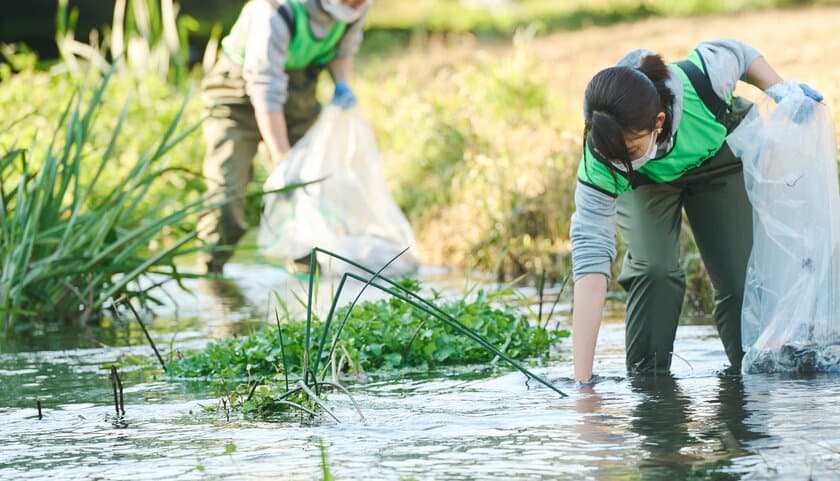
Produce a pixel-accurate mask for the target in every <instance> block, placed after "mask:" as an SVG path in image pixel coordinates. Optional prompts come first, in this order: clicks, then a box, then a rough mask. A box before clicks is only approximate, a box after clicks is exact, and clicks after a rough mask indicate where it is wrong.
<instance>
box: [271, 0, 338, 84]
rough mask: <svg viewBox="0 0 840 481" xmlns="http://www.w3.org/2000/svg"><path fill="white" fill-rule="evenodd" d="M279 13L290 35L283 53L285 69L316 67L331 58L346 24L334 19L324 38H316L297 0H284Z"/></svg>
mask: <svg viewBox="0 0 840 481" xmlns="http://www.w3.org/2000/svg"><path fill="white" fill-rule="evenodd" d="M279 13H280V15H281V16H282V17H283V20H285V21H286V25H287V26H288V27H289V33H290V35H291V38H292V40H291V42H290V43H289V51H288V54H287V56H286V65H285V66H286V70H299V69H303V68H307V67H312V66H319V67H320V66H324V65H326V64H328V63H329V62H330V61H331V60H332V59H333V58H335V55H336V53H337V48H338V44H339V43H340V42H341V39H342V38H344V33H345V32H346V31H347V27H348V25H347V24H346V23H340V22H336V23H335V24H333V26H332V28H331V29H330V31H329V32H327V35H325V36H324V38H322V39H316V38H315V36H314V35H313V34H312V31H311V30H310V29H309V14H308V13H307V11H306V8H305V7H304V6H303V5H301V4H300V3H299V2H297V1H295V0H288V1H287V2H286V3H284V4H283V5H281V6H280V9H279Z"/></svg>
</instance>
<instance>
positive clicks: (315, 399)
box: [298, 381, 341, 424]
mask: <svg viewBox="0 0 840 481" xmlns="http://www.w3.org/2000/svg"><path fill="white" fill-rule="evenodd" d="M298 386H299V387H300V388H301V390H303V392H305V393H306V394H307V395H308V396H309V397H310V398H311V399H312V401H313V402H314V403H315V404H317V405H318V406H319V407H320V408H321V409H323V410H324V411H325V412H326V413H327V414H329V415H330V417H332V418H333V419H335V422H337V423H338V424H341V420H340V419H338V417H337V416H336V415H335V414H333V412H332V411H330V408H328V407H327V405H326V404H324V403H323V401H321V399H320V398H319V397H318V395H317V394H315V393H314V392H312V390H311V389H309V387H307V386H306V383H304V382H303V381H298Z"/></svg>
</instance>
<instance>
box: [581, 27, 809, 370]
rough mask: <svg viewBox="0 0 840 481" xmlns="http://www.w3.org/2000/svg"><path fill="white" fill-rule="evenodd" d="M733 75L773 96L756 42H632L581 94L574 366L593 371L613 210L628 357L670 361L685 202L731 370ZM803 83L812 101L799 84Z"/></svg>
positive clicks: (736, 282) (633, 366)
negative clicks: (638, 46)
mask: <svg viewBox="0 0 840 481" xmlns="http://www.w3.org/2000/svg"><path fill="white" fill-rule="evenodd" d="M738 80H744V81H746V82H748V83H750V84H752V85H755V86H756V87H758V88H760V89H762V90H764V91H765V92H766V93H767V94H768V95H770V96H771V97H773V98H775V99H776V101H779V100H780V98H779V96H780V89H778V88H774V86H776V85H778V84H780V82H782V78H781V77H780V76H779V74H778V73H776V71H775V70H774V69H773V68H772V67H771V66H770V65H769V64H768V63H767V61H766V60H765V58H764V57H763V56H762V55H761V54H760V53H759V52H758V51H756V49H754V48H753V47H750V46H749V45H746V44H744V43H742V42H740V41H738V40H731V39H720V40H714V41H709V42H702V43H700V44H699V45H697V47H696V49H695V50H694V51H692V52H691V53H690V54H689V55H688V58H687V59H686V60H685V61H682V62H679V63H676V64H671V65H666V64H665V63H664V62H663V60H662V58H661V57H660V56H659V55H656V54H655V53H653V52H651V51H649V50H635V51H632V52H630V53H629V54H627V55H626V56H625V57H624V58H623V59H621V60H620V61H619V62H618V64H617V66H614V67H610V68H607V69H605V70H602V71H601V72H599V73H598V74H596V75H595V76H594V77H593V78H592V80H591V81H590V82H589V84H588V86H587V88H586V95H585V100H584V121H585V128H584V154H583V158H582V159H581V162H580V164H579V167H578V181H577V187H576V190H575V205H576V211H575V213H574V215H573V216H572V219H571V229H570V231H571V232H570V238H571V242H572V262H573V270H574V282H575V284H574V287H575V289H574V304H573V308H574V312H573V320H572V323H573V327H572V329H573V357H574V378H575V380H576V381H577V382H578V383H579V384H580V385H583V386H586V385H591V384H593V383H594V382H595V379H594V378H593V374H592V371H593V359H594V354H595V345H596V340H597V337H598V330H599V326H600V324H601V315H602V310H603V308H604V301H605V297H606V292H607V285H608V281H609V279H610V264H611V263H612V261H613V260H614V259H615V257H616V249H615V239H614V236H615V224H616V219H617V223H618V225H619V227H620V228H621V231H622V234H623V237H624V240H625V242H626V244H627V253H626V255H625V257H624V263H623V267H622V270H621V274H620V276H619V278H618V282H619V284H620V285H621V286H622V287H623V288H624V289H625V290H626V291H627V294H628V296H627V323H626V364H627V369H628V371H629V372H630V373H631V374H634V373H657V372H662V373H667V371H668V370H669V368H670V364H671V359H672V353H673V346H674V338H675V335H676V330H677V324H678V322H679V317H680V311H681V308H682V304H683V294H684V292H685V276H684V273H683V271H682V269H681V268H680V262H679V254H680V253H679V237H680V228H681V225H682V219H683V211H685V214H686V217H687V219H688V222H689V224H690V226H691V231H692V233H693V234H694V240H695V242H696V244H697V247H698V249H699V251H700V255H701V257H702V259H703V263H704V264H705V266H706V269H707V271H708V273H709V277H710V278H711V281H712V285H713V288H714V300H715V307H714V319H715V323H716V326H717V329H718V333H719V335H720V338H721V340H722V341H723V346H724V349H725V351H726V355H727V357H728V358H729V362H730V364H731V369H732V370H740V366H741V358H742V357H743V352H742V346H741V304H742V297H743V292H744V281H745V276H746V266H747V261H748V259H749V255H750V250H751V248H752V210H751V206H750V203H749V200H748V198H747V194H746V190H745V187H744V178H743V172H742V165H741V162H740V160H739V159H738V158H736V157H735V156H734V155H733V154H732V152H731V150H730V149H729V147H728V146H727V145H726V142H725V140H726V135H727V133H728V132H729V131H731V130H732V128H734V126H735V125H737V123H738V121H739V120H740V117H739V116H738V115H737V113H736V110H738V109H736V108H734V107H735V104H736V103H737V102H733V97H732V92H733V91H734V90H735V86H736V83H737V82H738ZM800 87H801V89H802V91H803V92H804V93H805V94H806V95H807V96H808V97H809V98H811V99H812V100H814V101H816V102H819V101H821V100H822V96H821V95H820V94H819V93H818V92H816V91H815V90H814V89H812V88H810V87H808V86H807V85H804V84H800Z"/></svg>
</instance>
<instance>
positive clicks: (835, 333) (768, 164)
mask: <svg viewBox="0 0 840 481" xmlns="http://www.w3.org/2000/svg"><path fill="white" fill-rule="evenodd" d="M777 87H778V88H780V89H784V90H785V91H786V92H785V95H783V96H782V97H781V98H780V100H779V103H778V104H776V103H775V102H774V101H773V100H771V99H770V98H764V99H762V101H760V102H758V103H757V104H756V106H755V107H754V108H753V109H752V110H751V111H750V113H749V114H748V115H747V117H746V118H745V119H744V120H743V121H742V123H741V124H740V126H739V127H738V128H737V129H735V131H734V132H733V133H732V134H731V135H730V136H729V138H728V139H727V140H728V143H729V145H730V147H731V148H732V151H733V152H735V154H736V155H738V156H739V157H741V159H742V161H743V163H744V180H745V184H746V189H747V194H748V195H749V198H750V202H751V203H752V207H753V237H754V240H753V249H752V253H751V255H750V260H749V265H748V267H747V278H746V279H747V280H746V286H745V291H744V306H743V312H742V325H741V334H742V342H743V346H744V351H745V357H744V362H743V371H744V372H745V373H754V372H840V195H838V186H837V157H836V155H837V150H836V143H835V131H834V126H833V124H832V119H831V115H830V113H829V111H828V108H827V107H826V106H825V105H824V104H821V103H817V102H815V101H814V100H813V99H811V98H808V97H807V96H806V95H805V94H804V93H803V92H802V90H801V88H800V87H799V86H798V84H796V83H794V82H786V83H785V84H783V85H780V86H777ZM774 88H776V87H774Z"/></svg>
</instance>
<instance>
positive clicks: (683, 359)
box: [671, 352, 694, 374]
mask: <svg viewBox="0 0 840 481" xmlns="http://www.w3.org/2000/svg"><path fill="white" fill-rule="evenodd" d="M671 355H672V356H674V357H676V358H677V359H682V362H684V363H686V364H687V365H688V368H689V369H691V374H694V366H692V365H691V363H690V362H688V360H687V359H686V358H684V357H682V356H680V355H679V354H677V353H676V352H671Z"/></svg>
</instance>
